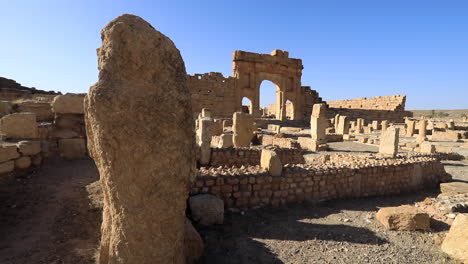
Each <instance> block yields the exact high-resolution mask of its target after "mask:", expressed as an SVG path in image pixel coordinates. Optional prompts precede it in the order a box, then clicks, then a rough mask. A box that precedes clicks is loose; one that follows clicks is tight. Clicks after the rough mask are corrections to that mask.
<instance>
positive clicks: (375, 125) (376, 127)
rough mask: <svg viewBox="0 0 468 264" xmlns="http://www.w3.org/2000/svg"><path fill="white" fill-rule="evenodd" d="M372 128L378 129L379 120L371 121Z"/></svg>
mask: <svg viewBox="0 0 468 264" xmlns="http://www.w3.org/2000/svg"><path fill="white" fill-rule="evenodd" d="M372 129H373V130H379V121H377V120H374V121H372Z"/></svg>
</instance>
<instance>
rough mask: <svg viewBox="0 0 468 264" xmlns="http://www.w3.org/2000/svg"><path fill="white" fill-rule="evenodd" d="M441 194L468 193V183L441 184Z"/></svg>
mask: <svg viewBox="0 0 468 264" xmlns="http://www.w3.org/2000/svg"><path fill="white" fill-rule="evenodd" d="M440 192H441V193H468V183H466V182H447V183H441V184H440Z"/></svg>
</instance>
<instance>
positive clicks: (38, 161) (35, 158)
mask: <svg viewBox="0 0 468 264" xmlns="http://www.w3.org/2000/svg"><path fill="white" fill-rule="evenodd" d="M31 162H32V165H34V166H35V167H40V166H41V165H42V155H40V154H38V155H34V156H32V157H31Z"/></svg>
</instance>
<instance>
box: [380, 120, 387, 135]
mask: <svg viewBox="0 0 468 264" xmlns="http://www.w3.org/2000/svg"><path fill="white" fill-rule="evenodd" d="M380 126H381V130H382V132H381V133H382V134H383V133H385V131H387V128H388V121H387V120H382V122H381V123H380Z"/></svg>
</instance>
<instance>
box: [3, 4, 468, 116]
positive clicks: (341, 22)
mask: <svg viewBox="0 0 468 264" xmlns="http://www.w3.org/2000/svg"><path fill="white" fill-rule="evenodd" d="M123 13H131V14H135V15H139V16H141V17H142V18H144V19H145V20H147V21H148V22H150V23H151V24H152V25H153V26H154V27H155V28H156V29H158V30H159V31H161V32H162V33H164V34H165V35H167V36H168V37H170V38H171V39H172V40H173V41H174V43H175V44H176V46H177V47H178V48H179V49H180V51H181V53H182V56H183V58H184V60H185V65H186V68H187V72H188V73H190V74H193V73H203V72H210V71H218V72H222V73H223V74H224V75H225V76H226V75H231V73H232V62H231V59H232V52H233V51H234V50H246V51H252V52H260V53H270V52H271V51H272V50H273V49H283V50H287V51H289V53H290V57H294V58H301V59H302V61H303V64H304V70H303V76H302V85H308V86H312V87H313V88H314V89H315V90H317V91H318V92H319V94H320V95H321V96H322V98H324V99H325V100H338V99H348V98H357V97H370V96H378V95H392V94H406V95H407V96H408V98H407V109H460V108H468V1H465V0H447V1H440V0H439V1H432V0H425V1H419V0H412V1H407V0H406V1H399V0H395V1H375V0H368V1H359V0H354V1H347V0H341V1H334V0H323V1H313V0H311V1H293V0H291V1H251V0H250V1H243V0H237V1H219V0H218V1H203V0H200V1H177V0H170V1H121V0H114V1H109V0H101V1H90V0H89V1H88V0H83V1H76V0H74V1H69V0H62V1H52V0H42V1H39V0H37V1H32V0H30V1H22V0H15V1H12V0H0V36H2V38H1V41H0V76H3V77H8V78H12V79H15V80H16V81H18V82H20V83H21V84H23V85H25V86H34V87H37V88H39V89H45V90H59V91H62V92H87V91H88V88H89V86H91V85H92V84H93V83H94V82H95V81H96V80H97V58H96V48H98V47H99V46H100V44H101V43H100V41H101V40H100V30H101V29H102V27H103V26H104V25H105V24H107V23H108V22H109V21H110V20H112V19H113V18H115V17H117V16H119V15H121V14H123ZM264 86H265V87H264ZM274 96H275V95H274V88H273V87H271V85H270V86H268V85H263V84H262V89H261V97H262V100H261V103H262V104H267V103H271V102H274V98H275V97H274Z"/></svg>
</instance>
